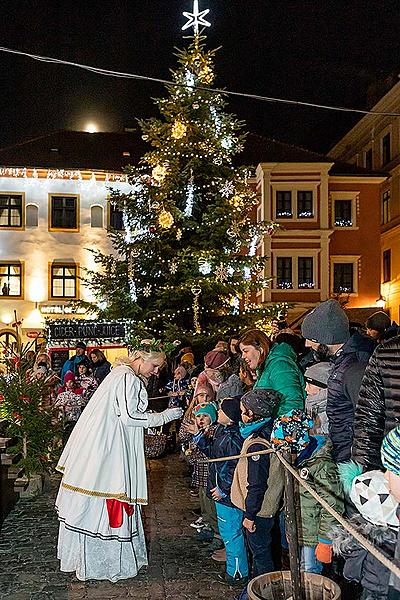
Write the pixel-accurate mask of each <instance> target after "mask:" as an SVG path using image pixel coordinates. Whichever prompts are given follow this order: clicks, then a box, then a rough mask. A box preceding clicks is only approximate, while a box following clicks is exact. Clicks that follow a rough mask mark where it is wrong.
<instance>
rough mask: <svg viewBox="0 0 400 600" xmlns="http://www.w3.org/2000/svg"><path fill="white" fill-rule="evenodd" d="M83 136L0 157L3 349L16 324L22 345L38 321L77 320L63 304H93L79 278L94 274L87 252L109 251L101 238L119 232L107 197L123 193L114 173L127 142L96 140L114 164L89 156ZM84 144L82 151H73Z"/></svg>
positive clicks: (41, 142)
mask: <svg viewBox="0 0 400 600" xmlns="http://www.w3.org/2000/svg"><path fill="white" fill-rule="evenodd" d="M91 135H92V134H85V133H83V132H60V133H59V134H53V135H52V136H45V137H43V138H39V139H38V140H33V141H32V142H27V143H26V144H21V145H20V146H18V147H14V148H10V149H6V150H3V151H0V165H1V166H0V342H3V343H5V344H7V345H10V343H11V342H12V340H13V339H15V322H16V321H21V326H20V330H21V331H22V334H23V335H22V337H23V339H24V340H26V339H27V338H28V339H29V338H35V337H36V336H37V335H38V334H39V333H40V332H41V330H42V329H43V326H44V319H45V318H46V317H50V318H51V317H53V318H58V319H60V318H65V317H66V318H68V317H70V316H74V317H76V316H78V318H79V317H84V311H82V312H81V314H79V313H78V315H76V314H74V315H72V309H71V307H70V302H71V300H78V299H82V300H86V301H93V297H92V296H91V294H90V291H89V289H88V288H87V287H86V286H85V284H84V282H83V280H82V277H84V274H85V269H95V268H96V265H95V262H94V256H93V253H92V252H91V250H100V251H101V252H102V253H108V254H109V253H112V245H111V242H110V239H109V237H108V235H107V232H108V230H109V229H114V230H122V229H123V219H122V213H121V211H119V210H118V209H117V208H116V207H115V206H114V205H113V204H112V202H110V200H109V196H110V192H111V190H113V189H118V190H121V191H125V192H128V191H129V189H130V186H129V184H128V183H127V181H126V176H125V175H124V174H123V173H122V166H120V167H119V170H116V166H117V165H118V160H119V161H120V164H121V165H122V164H123V162H124V158H125V161H126V160H127V159H128V158H131V154H132V153H131V152H129V150H128V149H127V143H128V136H126V137H125V136H123V135H122V137H121V136H119V135H116V136H114V135H113V134H109V135H108V136H107V134H99V135H100V136H101V137H100V138H97V145H96V148H97V147H98V144H100V145H104V147H105V148H104V150H105V152H106V151H107V144H104V136H106V137H107V138H108V142H110V143H112V144H114V150H113V153H114V159H115V160H114V163H115V164H114V163H113V162H112V161H111V160H110V158H112V156H109V157H108V159H107V160H105V159H104V158H103V157H102V156H101V155H97V156H95V153H94V152H93V140H91V139H90V138H89V136H91ZM93 135H97V134H93ZM110 138H111V139H110ZM102 142H103V144H102ZM118 142H119V143H118ZM86 143H87V146H88V148H86V151H85V149H83V150H82V148H80V146H79V145H81V146H82V145H83V146H85V145H86ZM121 144H122V145H121ZM35 148H36V150H35ZM121 148H125V150H121ZM90 149H92V155H91V156H90ZM88 150H89V151H88ZM124 152H125V153H126V154H127V153H129V157H128V156H127V155H126V156H125V157H124V156H123V153H124ZM45 154H48V157H47V156H45ZM52 154H53V155H54V156H52ZM73 154H74V156H73ZM79 154H80V156H79ZM82 156H84V157H86V160H85V158H82ZM135 158H136V157H135ZM86 161H88V162H89V164H92V165H93V168H86V166H85V162H86ZM59 163H61V165H62V166H61V165H60V164H59ZM80 165H81V166H80ZM96 166H102V167H103V168H102V169H100V168H96ZM107 167H108V168H107ZM13 323H14V325H13Z"/></svg>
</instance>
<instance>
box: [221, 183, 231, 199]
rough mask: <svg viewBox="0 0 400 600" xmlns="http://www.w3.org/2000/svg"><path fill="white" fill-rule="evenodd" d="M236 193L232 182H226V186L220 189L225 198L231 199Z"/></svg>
mask: <svg viewBox="0 0 400 600" xmlns="http://www.w3.org/2000/svg"><path fill="white" fill-rule="evenodd" d="M234 193H235V186H234V184H233V182H232V181H225V183H224V185H223V186H222V188H221V189H220V194H221V196H222V197H223V198H229V196H233V194H234Z"/></svg>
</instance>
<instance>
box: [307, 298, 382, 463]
mask: <svg viewBox="0 0 400 600" xmlns="http://www.w3.org/2000/svg"><path fill="white" fill-rule="evenodd" d="M301 333H302V335H303V337H304V338H305V339H306V346H308V347H310V348H312V349H313V350H314V351H315V353H316V355H317V356H318V359H319V360H329V361H330V362H331V363H332V365H333V368H332V371H331V374H330V376H329V379H328V399H327V407H326V414H327V416H328V421H329V436H330V438H331V441H332V445H333V458H334V460H335V461H336V463H341V462H346V461H348V460H350V458H351V447H352V443H353V426H354V409H355V406H356V401H357V398H358V392H359V389H360V385H361V381H362V377H363V374H364V371H365V367H366V366H367V363H368V360H369V358H370V356H371V354H372V352H373V350H374V342H373V340H372V339H370V338H368V337H367V336H364V335H363V334H361V333H360V332H358V331H356V332H355V333H353V335H351V336H350V329H349V320H348V318H347V315H346V313H345V311H344V310H343V309H342V307H341V306H340V304H339V303H338V302H337V301H336V300H327V301H326V302H322V303H321V304H319V305H318V306H317V307H316V308H315V309H314V310H313V311H312V312H311V313H309V314H308V315H307V316H306V318H305V319H304V321H303V324H302V327H301Z"/></svg>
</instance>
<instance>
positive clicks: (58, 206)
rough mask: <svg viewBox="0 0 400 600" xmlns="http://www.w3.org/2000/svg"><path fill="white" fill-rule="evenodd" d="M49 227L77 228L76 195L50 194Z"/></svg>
mask: <svg viewBox="0 0 400 600" xmlns="http://www.w3.org/2000/svg"><path fill="white" fill-rule="evenodd" d="M50 229H70V230H74V231H77V229H78V197H77V196H50Z"/></svg>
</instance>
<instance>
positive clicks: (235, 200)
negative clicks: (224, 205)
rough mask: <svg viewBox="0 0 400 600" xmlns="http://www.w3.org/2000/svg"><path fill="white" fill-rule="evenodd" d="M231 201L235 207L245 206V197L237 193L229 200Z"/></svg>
mask: <svg viewBox="0 0 400 600" xmlns="http://www.w3.org/2000/svg"><path fill="white" fill-rule="evenodd" d="M229 203H230V204H232V206H234V207H235V208H241V207H242V206H243V198H242V197H241V196H239V195H238V194H236V195H235V196H233V197H232V198H231V199H230V200H229Z"/></svg>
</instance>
